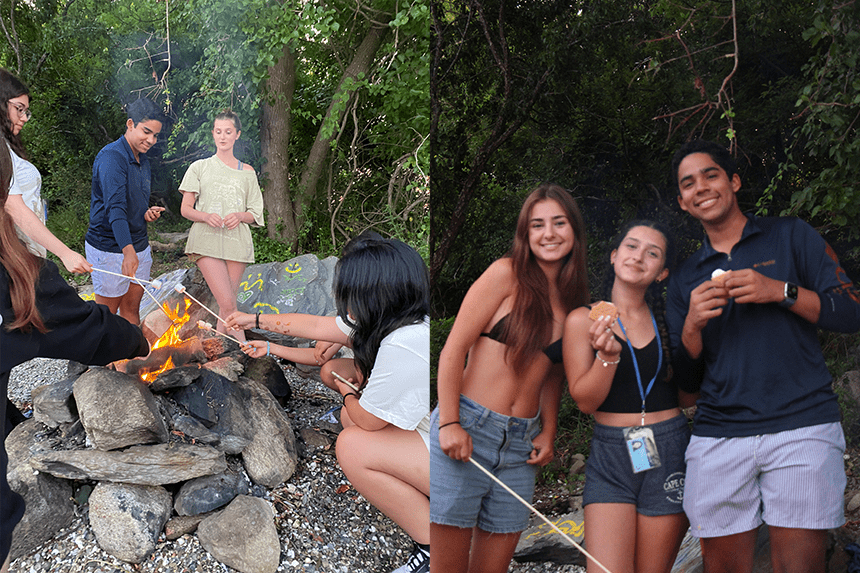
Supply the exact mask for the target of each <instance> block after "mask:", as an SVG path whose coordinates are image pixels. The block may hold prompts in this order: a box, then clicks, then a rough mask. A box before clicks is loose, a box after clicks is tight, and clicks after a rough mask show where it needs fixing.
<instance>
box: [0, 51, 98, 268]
mask: <svg viewBox="0 0 860 573" xmlns="http://www.w3.org/2000/svg"><path fill="white" fill-rule="evenodd" d="M0 109H2V110H4V113H5V115H4V116H3V117H4V119H3V121H0V125H2V133H3V135H4V136H5V137H6V144H7V147H8V148H9V152H10V154H11V156H12V169H13V173H12V184H11V186H10V188H9V198H8V199H7V200H6V212H7V213H8V214H9V216H10V217H11V218H12V221H14V223H15V226H16V228H17V230H18V236H19V237H20V238H21V240H22V241H23V242H24V244H25V245H27V248H28V249H29V250H30V252H32V253H33V254H35V255H37V256H39V257H44V256H45V255H46V254H47V251H51V252H52V253H54V254H55V255H57V257H59V259H60V261H62V263H63V266H64V267H66V270H67V271H69V272H71V273H78V274H82V273H88V272H91V271H92V268H93V267H92V265H91V264H90V263H89V262H87V260H86V259H85V258H84V257H83V255H81V254H80V253H76V252H75V251H73V250H72V249H70V248H69V247H67V246H66V245H65V244H64V243H63V242H62V241H61V240H60V239H58V238H57V237H56V236H54V234H53V233H52V232H51V231H50V230H49V229H48V228H47V227H46V226H45V222H46V221H47V218H48V213H47V211H48V209H47V204H46V203H45V201H44V200H43V199H42V176H41V174H40V173H39V170H38V169H36V166H35V165H33V164H32V163H30V162H29V161H28V160H27V152H26V150H25V149H24V144H23V142H22V141H21V138H20V137H18V134H19V133H21V129H22V128H23V127H24V124H25V123H27V122H28V121H29V120H30V118H31V117H32V113H31V112H30V91H29V90H28V89H27V86H25V85H24V83H23V82H21V80H19V79H18V78H17V77H15V76H14V75H12V74H11V73H9V72H8V71H7V70H5V69H2V68H0Z"/></svg>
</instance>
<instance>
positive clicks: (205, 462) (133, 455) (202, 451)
mask: <svg viewBox="0 0 860 573" xmlns="http://www.w3.org/2000/svg"><path fill="white" fill-rule="evenodd" d="M31 463H32V465H33V467H34V468H36V469H38V470H39V471H43V472H48V473H50V474H51V475H55V476H57V477H63V478H67V479H92V480H105V481H113V482H122V483H129V484H138V485H163V484H171V483H178V482H181V481H186V480H189V479H193V478H196V477H200V476H205V475H211V474H217V473H219V472H223V471H224V470H225V469H227V461H226V460H225V458H224V454H223V453H222V452H219V451H218V450H216V449H214V448H212V447H210V446H203V445H191V444H169V445H168V444H156V445H153V446H133V447H131V448H128V449H126V450H123V451H110V452H102V451H100V450H66V451H59V452H54V451H52V452H44V453H41V454H37V455H36V456H35V457H34V459H33V461H32V462H31Z"/></svg>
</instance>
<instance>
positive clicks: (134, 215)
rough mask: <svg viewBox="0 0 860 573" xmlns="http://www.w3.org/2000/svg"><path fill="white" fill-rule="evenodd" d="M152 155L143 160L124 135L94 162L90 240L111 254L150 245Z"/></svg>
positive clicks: (143, 156)
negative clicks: (147, 212)
mask: <svg viewBox="0 0 860 573" xmlns="http://www.w3.org/2000/svg"><path fill="white" fill-rule="evenodd" d="M150 188H151V177H150V170H149V158H148V157H147V156H146V154H140V161H138V160H136V159H135V158H134V153H133V152H132V150H131V147H130V146H129V144H128V141H126V139H125V136H124V135H123V136H122V137H120V138H119V139H117V140H116V141H114V142H113V143H109V144H107V145H105V146H104V147H103V148H102V150H101V151H99V153H98V155H96V160H95V161H94V162H93V185H92V198H91V201H90V228H89V230H88V231H87V235H86V241H87V242H88V243H89V244H91V245H92V246H94V247H95V248H97V249H99V250H100V251H106V252H109V253H120V252H122V249H123V247H125V246H126V245H130V244H133V245H134V250H135V252H138V253H139V252H141V251H143V250H144V249H146V247H147V246H148V245H149V240H148V238H147V234H146V220H145V219H144V214H145V213H146V210H147V209H148V208H149V193H150Z"/></svg>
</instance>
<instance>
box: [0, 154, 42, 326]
mask: <svg viewBox="0 0 860 573" xmlns="http://www.w3.org/2000/svg"><path fill="white" fill-rule="evenodd" d="M11 180H12V156H11V155H9V149H8V148H7V147H6V145H5V142H0V264H2V265H3V267H4V268H5V269H6V274H7V275H8V276H9V296H10V298H11V299H12V309H13V310H14V311H15V320H14V321H12V322H11V323H9V324H5V326H6V330H15V329H21V330H23V331H24V332H29V331H30V330H31V329H32V328H33V327H35V328H36V329H37V330H39V331H40V332H46V331H47V328H46V327H45V323H44V322H43V321H42V315H41V314H39V309H38V308H36V283H37V282H38V280H39V272H40V271H41V268H42V263H43V262H44V261H43V260H42V259H40V258H39V257H37V256H36V255H34V254H32V253H31V252H30V251H28V250H27V247H25V246H24V243H22V242H21V240H20V239H19V238H18V233H17V232H16V231H15V223H14V222H13V221H12V217H10V216H9V215H8V214H7V213H6V198H7V197H8V196H9V183H10V182H11Z"/></svg>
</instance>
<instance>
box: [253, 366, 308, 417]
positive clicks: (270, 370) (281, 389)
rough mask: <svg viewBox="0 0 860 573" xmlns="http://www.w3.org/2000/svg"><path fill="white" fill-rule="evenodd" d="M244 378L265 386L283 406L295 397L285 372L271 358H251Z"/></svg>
mask: <svg viewBox="0 0 860 573" xmlns="http://www.w3.org/2000/svg"><path fill="white" fill-rule="evenodd" d="M317 371H319V369H317ZM244 376H245V378H250V379H251V380H256V381H257V382H260V383H261V384H263V386H265V387H266V388H268V389H269V392H271V393H272V396H274V397H275V399H276V400H277V401H278V403H279V404H281V405H282V406H283V405H286V403H287V402H288V401H289V400H290V397H292V395H293V391H292V389H291V388H290V383H289V382H287V377H286V376H285V375H284V371H283V370H282V369H281V367H280V365H278V363H277V361H275V359H274V358H272V357H271V356H263V357H262V358H256V359H253V358H249V359H248V361H247V363H246V364H245V373H244Z"/></svg>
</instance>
